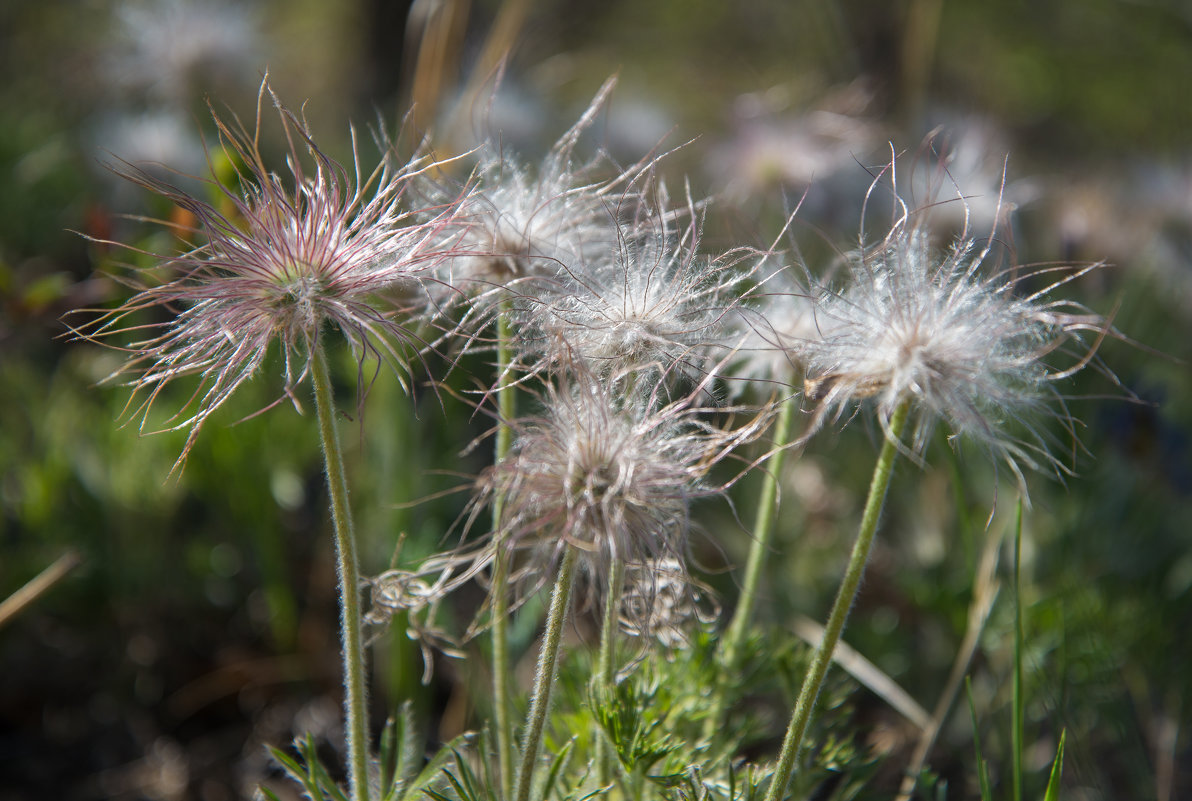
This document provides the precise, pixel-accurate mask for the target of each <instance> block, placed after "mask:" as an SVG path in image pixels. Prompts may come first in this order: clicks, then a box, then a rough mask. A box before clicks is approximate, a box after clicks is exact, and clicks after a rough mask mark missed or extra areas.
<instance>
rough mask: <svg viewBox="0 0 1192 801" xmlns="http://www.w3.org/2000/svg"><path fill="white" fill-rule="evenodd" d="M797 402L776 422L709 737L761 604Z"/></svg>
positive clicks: (723, 651) (723, 648)
mask: <svg viewBox="0 0 1192 801" xmlns="http://www.w3.org/2000/svg"><path fill="white" fill-rule="evenodd" d="M795 405H796V402H795V398H794V396H791V397H790V398H787V399H786V401H784V402H783V404H782V407H781V408H780V409H779V410H778V420H777V422H775V424H774V444H775V446H776V447H777V448H778V450H777V451H776V452H775V454H774V458H773V459H772V460H771V461H770V467H769V469H768V470H766V471H765V472H764V474H763V476H762V486H761V491H760V492H759V493H758V500H757V518H756V519H755V520H754V522H753V544H752V545H750V546H749V558H748V560H747V561H746V563H745V582H744V584H743V585H742V587H741V597H740V598H739V599H738V601H737V609H736V611H735V612H733V619H732V622H730V623H729V626H728V630H727V631H726V632H725V634H724V639H723V640H722V641H721V643H720V670H719V672H718V673H717V675H716V686H715V688H714V690H713V694H712V705H711V707H710V709H709V713H708V717H707V718H706V719H705V721H704V739H707V740H711V739H712V737H713V736H714V735H715V733H716V731H717V730H718V729H719V728H720V725H721V723H722V718H723V716H724V707H725V704H726V703H727V696H728V691H729V687H730V686H731V684H732V682H733V679H734V678H735V677H736V673H737V667H738V665H737V663H738V662H739V661H740V659H741V645H742V643H743V642H744V640H745V633H746V632H747V631H748V630H749V622H750V620H751V619H752V617H753V608H754V607H755V606H756V605H757V591H758V586H759V585H760V584H761V575H762V567H763V566H764V565H765V562H766V555H767V554H768V553H769V551H770V540H771V539H772V536H773V533H774V517H775V515H776V514H777V512H778V487H779V481H780V477H781V475H782V463H783V461H784V459H785V457H786V447H785V446H786V445H787V440H788V439H789V437H790V429H791V419H792V418H793V417H794V409H795Z"/></svg>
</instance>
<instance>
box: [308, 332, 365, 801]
mask: <svg viewBox="0 0 1192 801" xmlns="http://www.w3.org/2000/svg"><path fill="white" fill-rule="evenodd" d="M310 374H311V380H312V382H313V383H314V388H315V407H316V408H317V409H318V415H319V434H320V435H321V437H322V440H323V462H324V465H325V467H326V470H327V490H328V494H329V495H330V496H331V522H332V526H333V528H334V529H335V556H336V574H337V575H338V577H339V611H340V639H341V645H340V650H341V652H342V656H343V661H344V729H345V731H347V734H348V782H349V785H348V787H349V795H350V797H351V798H352V801H369V795H370V793H369V783H368V755H369V748H368V685H367V681H366V678H365V669H364V637H363V632H362V631H361V617H360V568H359V566H358V563H357V558H356V533H355V530H354V527H353V525H352V512H351V509H350V508H349V507H348V482H347V478H346V477H345V473H344V459H343V452H342V451H341V450H340V447H339V433H338V432H337V431H336V428H335V416H336V413H335V401H334V399H333V398H332V393H331V371H330V370H329V369H328V366H327V355H326V354H325V353H324V352H323V344H322V342H321V341H319V340H318V338H315V339H314V340H313V341H312V342H311V345H310Z"/></svg>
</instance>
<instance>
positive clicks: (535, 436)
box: [482, 374, 764, 589]
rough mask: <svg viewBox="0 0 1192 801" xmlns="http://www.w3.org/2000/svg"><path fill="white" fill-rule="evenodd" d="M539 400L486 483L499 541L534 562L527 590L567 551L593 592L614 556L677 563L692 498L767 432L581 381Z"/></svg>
mask: <svg viewBox="0 0 1192 801" xmlns="http://www.w3.org/2000/svg"><path fill="white" fill-rule="evenodd" d="M544 402H545V409H544V411H543V413H542V415H541V416H539V417H535V418H530V419H527V420H521V421H517V422H516V423H515V424H514V425H515V430H516V431H517V439H516V442H515V444H514V448H513V450H512V452H511V453H510V455H509V456H508V457H507V458H505V459H504V460H502V461H501V462H500V463H498V464H497V465H495V466H494V467H493V468H492V469H491V471H490V472H489V473H488V474H487V475H486V477H485V479H484V481H483V482H482V488H483V489H484V491H485V493H486V495H493V494H496V495H499V496H501V497H503V498H504V502H505V511H504V515H503V521H502V528H503V530H504V532H503V533H504V536H503V537H502V541H503V542H505V543H507V547H509V548H510V549H512V550H515V551H520V552H527V551H528V552H531V553H533V554H534V555H535V557H534V558H533V559H531V560H530V564H529V566H528V567H527V568H526V569H525V570H524V571H522V575H521V583H523V584H526V583H528V584H530V585H531V589H532V588H533V587H536V586H537V583H538V582H541V581H542V580H543V577H544V576H549V575H551V572H550V571H544V570H542V569H541V568H542V564H543V562H544V561H545V562H546V563H548V564H550V563H553V562H554V561H555V560H557V559H558V558H559V557H560V556H561V555H562V553H563V550H564V549H565V548H566V547H567V546H574V547H576V548H578V549H580V550H581V551H582V552H583V554H584V556H583V559H582V562H581V564H583V565H585V566H586V568H587V570H588V572H589V573H590V574H591V575H593V576H595V577H597V578H596V580H595V581H596V585H597V586H598V587H599V586H600V585H601V579H600V578H599V577H602V576H605V575H606V571H607V568H608V566H609V565H610V564H611V562H612V560H613V559H620V560H624V561H625V562H627V563H631V564H634V563H636V564H646V563H657V562H658V560H666V559H673V560H679V561H682V560H683V559H684V558H685V556H686V542H687V532H688V528H689V511H690V504H691V502H692V500H693V499H696V498H699V497H705V496H710V495H714V494H717V493H720V492H722V491H723V490H724V489H725V487H724V486H723V485H715V484H712V483H709V482H708V481H707V480H706V476H707V473H708V471H709V470H710V469H711V468H712V466H713V465H714V464H716V463H717V462H719V461H721V460H723V459H724V458H726V457H727V456H728V455H729V454H730V453H731V452H732V450H733V449H734V448H735V447H736V446H737V445H738V444H740V443H741V442H744V441H748V440H750V439H752V438H754V437H756V436H757V435H758V433H759V432H760V430H761V429H762V428H763V426H764V421H763V420H762V419H761V418H760V417H759V418H757V419H755V420H753V421H751V422H750V423H749V424H747V425H745V426H743V427H740V428H737V429H730V430H721V429H719V428H716V427H714V426H712V425H710V424H709V423H707V422H705V421H703V420H701V419H700V418H701V415H702V413H703V411H704V410H701V409H697V408H695V407H693V406H692V405H691V403H690V398H688V399H684V400H682V401H677V402H674V403H671V404H668V405H665V406H661V407H660V408H659V407H658V406H657V404H655V403H652V402H647V403H637V402H635V401H625V400H617V399H615V398H614V397H613V396H611V395H610V394H609V392H608V389H607V387H606V385H605V384H604V383H603V382H600V381H599V380H597V379H595V377H594V376H591V375H582V374H581V375H579V376H576V377H574V378H572V379H571V380H569V381H568V382H567V383H566V384H565V386H563V387H562V388H557V389H556V388H554V387H553V386H551V387H548V389H547V393H546V396H545V399H544Z"/></svg>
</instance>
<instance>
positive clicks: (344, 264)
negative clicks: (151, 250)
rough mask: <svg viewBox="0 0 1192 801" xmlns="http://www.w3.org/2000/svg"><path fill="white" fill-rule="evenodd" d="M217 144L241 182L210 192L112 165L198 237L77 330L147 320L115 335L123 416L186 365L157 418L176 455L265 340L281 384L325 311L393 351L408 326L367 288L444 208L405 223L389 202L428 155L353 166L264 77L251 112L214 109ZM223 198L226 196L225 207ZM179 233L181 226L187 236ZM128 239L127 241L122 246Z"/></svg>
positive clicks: (396, 271)
mask: <svg viewBox="0 0 1192 801" xmlns="http://www.w3.org/2000/svg"><path fill="white" fill-rule="evenodd" d="M266 94H268V96H269V98H271V99H272V101H273V103H274V105H275V107H276V109H277V112H278V115H279V116H280V118H281V124H282V129H283V131H284V133H285V136H286V139H287V141H288V143H289V152H288V154H287V156H288V158H287V166H288V169H289V173H290V175H289V177H288V179H283V178H282V177H281V176H279V175H278V174H276V173H274V172H272V171H270V170H269V168H268V167H266V165H265V162H264V159H263V157H262V155H261V151H260V147H259V139H260V134H261V105H262V103H263V101H264V99H265V96H266ZM215 123H216V126H217V127H218V129H219V134H220V139H221V143H222V146H223V149H224V151H225V152H226V154H227V157H228V159H229V160H230V161H231V163H233V164H236V165H241V164H242V165H244V166H243V167H240V168H238V169H239V170H240V173H239V175H238V177H239V181H240V191H239V192H236V191H233V190H232V189H229V188H227V187H225V186H223V185H222V184H220V183H218V182H216V181H214V180H210V181H209V183H210V184H211V185H212V186H213V187H214V188H215V189H216V190H218V193H219V195H220V200H219V203H218V205H216V204H212V203H210V202H207V201H206V200H202V199H200V198H198V197H195V196H194V195H192V194H189V193H187V192H185V191H183V190H182V189H179V188H177V187H176V186H174V185H172V184H171V183H169V182H168V181H166V180H164V179H161V178H158V177H156V176H155V175H153V174H150V173H149V172H147V171H145V170H143V169H141V168H138V167H135V166H132V165H125V168H124V169H123V170H122V174H123V175H124V176H125V177H126V178H128V179H129V180H131V181H133V182H135V183H137V184H140V185H141V186H144V187H145V188H146V189H149V190H151V191H153V192H156V193H158V194H160V195H162V196H163V197H165V198H166V199H168V200H169V201H171V202H173V203H175V204H176V205H178V206H180V207H181V208H182V209H184V210H186V211H187V212H189V213H190V214H192V215H193V216H194V218H195V219H196V220H197V223H196V228H195V230H193V231H192V232H190V234H191V235H192V236H193V238H194V239H196V240H199V241H201V242H202V244H199V245H197V246H194V247H192V248H191V249H189V250H186V251H184V252H182V253H180V254H178V255H174V256H164V257H162V256H157V254H148V255H151V256H155V257H157V258H159V259H160V263H161V266H162V267H164V268H166V269H168V270H171V271H174V272H175V273H177V274H178V277H176V278H174V279H173V280H169V281H166V282H165V283H163V284H160V285H157V286H150V287H148V288H145V289H143V290H142V291H140V292H139V293H138V294H137V295H135V296H134V297H133V298H131V299H130V300H129V301H127V302H126V303H125V304H124V305H122V306H120V307H119V308H117V309H113V310H110V311H107V312H104V313H102V314H101V315H100V316H99V317H98V318H97V319H96V320H94V321H92V322H91V323H90V324H88V325H85V326H83V327H81V328H80V329H77V330H76V333H78V334H80V335H81V336H83V337H85V338H87V339H91V340H101V341H102V340H107V339H108V338H110V337H112V336H114V335H117V334H120V333H122V332H124V331H130V330H131V331H139V332H148V335H147V337H146V338H144V339H141V340H139V341H136V342H133V343H132V344H131V345H129V346H127V350H128V351H129V353H130V357H129V359H128V361H127V363H126V364H125V365H124V366H123V367H122V368H121V369H120V370H119V371H118V372H117V373H116V374H114V376H113V377H118V376H125V377H128V382H129V383H130V384H131V386H132V387H133V399H130V401H129V404H130V408H132V407H133V405H134V400H135V398H136V397H137V396H138V395H141V394H142V393H143V394H144V397H143V398H142V400H141V401H140V404H139V406H137V407H136V410H135V412H134V417H140V418H141V421H142V422H141V427H142V429H144V427H145V426H146V424H147V423H146V421H147V418H148V416H149V413H150V410H151V408H152V406H153V404H154V401H155V400H156V399H157V398H158V396H159V394H160V393H161V392H162V391H163V390H164V389H165V387H166V386H168V385H169V384H171V383H172V382H173V381H175V380H176V379H178V378H181V377H183V376H189V375H197V376H199V386H198V388H197V389H196V390H195V392H194V394H193V395H192V396H191V398H190V400H189V401H188V403H187V404H186V406H185V407H184V408H183V409H182V410H180V411H179V412H177V413H176V414H175V415H174V416H172V417H171V418H170V420H169V421H168V423H169V424H168V425H167V428H166V430H189V432H190V433H189V437H188V438H187V441H186V445H185V447H184V449H183V452H182V454H181V456H180V457H179V459H178V462H177V463H176V465H175V469H178V468H179V467H181V465H182V464H183V463H184V462H185V459H186V456H187V454H188V453H189V452H190V449H191V447H192V446H193V444H194V441H195V437H196V436H197V434H198V432H199V430H200V428H201V427H202V425H203V423H204V422H205V421H206V420H207V419H208V418H209V417H210V416H211V414H212V413H213V412H215V410H216V409H218V408H219V407H220V406H222V405H223V404H224V403H225V402H226V401H227V400H228V398H229V397H231V395H232V394H233V393H234V392H235V391H236V389H237V388H238V387H239V386H240V385H241V384H242V383H244V382H245V381H247V380H248V379H249V378H250V377H251V376H252V375H253V374H254V373H256V371H257V370H258V369H260V367H261V365H262V364H263V363H264V361H265V358H266V354H267V352H268V350H269V348H270V346H271V345H274V344H276V345H277V346H279V348H280V350H281V354H282V357H283V361H284V367H283V374H284V381H285V391H284V394H285V396H288V397H291V398H293V394H292V390H293V387H294V386H295V384H297V383H298V382H299V381H301V380H302V378H303V377H304V376H305V374H306V371H307V362H306V360H307V359H308V358H309V353H310V345H311V343H312V342H313V341H314V339H315V338H316V337H318V336H319V335H320V331H321V329H322V326H323V324H324V323H325V322H331V323H333V324H335V326H337V327H338V328H339V329H340V331H342V332H343V334H344V336H345V337H346V338H347V339H348V341H349V342H350V343H351V344H352V346H353V348H354V350H355V351H356V353H357V354H358V355H359V357H360V358H361V359H363V358H364V356H365V355H366V354H368V353H372V354H374V355H378V356H385V357H388V358H390V360H391V361H393V362H394V363H396V364H398V365H404V361H403V357H402V355H401V353H400V352H399V351H398V348H397V345H396V343H395V340H396V341H401V340H405V339H409V338H410V335H409V334H408V333H407V331H406V329H405V328H403V325H402V322H401V320H400V319H398V318H397V317H396V316H395V311H394V310H392V309H390V308H387V307H385V306H383V305H380V304H378V302H377V295H378V293H381V292H383V291H387V290H390V289H395V288H402V287H405V288H407V289H408V288H409V287H410V286H412V285H413V284H414V283H416V282H418V281H420V280H422V279H423V278H424V277H425V276H426V275H427V274H428V273H429V272H430V271H431V269H432V268H433V266H434V265H435V263H436V262H437V261H438V260H439V259H441V258H443V255H444V254H443V253H442V252H441V251H438V250H436V246H437V244H438V242H439V239H438V237H437V233H438V232H439V231H440V230H441V229H442V227H443V226H444V225H445V224H446V222H447V221H448V220H449V219H450V215H451V213H452V211H453V210H452V209H451V208H447V209H443V210H440V211H439V212H438V213H437V214H436V215H435V216H432V217H430V218H428V219H424V220H422V221H421V222H417V223H415V221H414V219H413V216H412V215H411V213H410V212H408V211H406V210H404V209H403V206H402V202H403V198H404V195H405V194H406V191H407V189H408V187H409V185H410V184H411V182H412V180H413V179H414V178H415V177H416V176H417V175H419V174H420V173H421V172H422V171H423V170H425V169H427V168H428V166H429V164H428V163H427V161H426V160H425V159H422V160H415V161H413V162H411V163H409V164H406V165H404V166H402V167H399V168H397V169H391V168H389V167H379V168H377V169H376V170H375V171H373V172H372V174H370V175H368V176H367V177H363V178H362V176H361V173H360V169H359V158H358V157H357V159H356V162H357V163H356V168H355V172H354V173H349V172H348V171H347V170H346V169H345V168H344V167H343V166H341V165H340V164H338V163H336V162H334V161H332V160H331V159H330V158H328V157H327V156H326V155H324V154H323V153H322V152H321V151H320V150H319V149H318V148H317V147H316V145H315V143H314V140H313V139H312V138H311V135H310V133H309V132H308V131H307V129H306V126H305V124H304V123H303V122H302V121H301V120H300V119H299V118H298V117H296V116H295V115H294V114H292V113H291V112H289V111H288V110H286V109H285V108H284V107H282V105H281V103H280V102H279V101H278V100H277V97H276V96H275V95H274V94H273V92H272V90H270V89H269V87H268V83H267V79H266V82H263V83H262V84H261V91H260V94H259V96H258V104H257V116H256V125H255V129H254V130H253V131H249V130H248V129H246V128H245V127H244V126H243V125H241V124H240V123H239V122H233V123H228V122H225V121H224V120H222V119H220V118H219V117H218V116H216V117H215ZM225 209H230V210H225ZM188 238H190V237H188ZM126 247H128V248H129V249H130V250H135V248H133V247H132V246H126ZM158 307H160V308H163V309H167V310H171V311H173V310H175V309H179V311H178V312H177V314H176V316H174V317H173V318H172V319H171V320H169V321H168V322H165V323H145V324H135V325H132V326H129V327H125V325H124V324H125V323H127V322H129V321H130V320H132V319H133V318H134V317H136V316H139V314H140V313H141V312H143V311H147V310H152V309H155V308H158Z"/></svg>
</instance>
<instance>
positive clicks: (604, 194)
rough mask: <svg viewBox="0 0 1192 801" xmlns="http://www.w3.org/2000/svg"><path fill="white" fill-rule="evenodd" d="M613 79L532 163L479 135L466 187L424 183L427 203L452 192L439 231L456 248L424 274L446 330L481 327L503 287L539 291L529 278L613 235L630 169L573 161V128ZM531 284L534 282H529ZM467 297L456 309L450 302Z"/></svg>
mask: <svg viewBox="0 0 1192 801" xmlns="http://www.w3.org/2000/svg"><path fill="white" fill-rule="evenodd" d="M614 84H615V81H613V80H612V79H610V80H609V81H607V82H606V83H605V84H604V86H603V87H601V89H600V91H599V92H598V93H597V95H596V97H595V98H594V99H593V100H592V103H591V104H590V105H589V106H588V108H587V110H586V111H585V112H584V114H583V115H582V116H581V117H580V119H579V120H578V121H577V122H576V123H575V125H574V126H572V128H571V129H570V130H569V131H568V132H567V133H566V134H565V135H564V136H563V137H562V138H560V139H559V141H558V142H556V143H555V144H554V146H553V147H552V148H551V150H550V152H549V153H547V155H546V157H545V158H544V159H543V160H542V162H541V164H540V165H539V166H538V167H537V169H531V168H529V167H527V166H525V165H524V164H522V163H520V162H519V161H518V159H517V157H516V156H515V155H514V154H512V153H510V152H508V151H507V150H505V149H504V148H503V147H502V146H501V145H500V144H499V143H496V142H493V141H491V140H490V141H487V142H485V143H484V144H483V145H482V146H481V147H480V148H479V159H478V164H477V166H476V169H475V171H474V173H473V176H472V178H471V180H470V181H469V183H468V185H467V186H466V187H462V188H459V187H457V188H452V187H451V185H450V183H449V182H446V181H444V180H441V179H440V180H436V181H429V180H428V181H426V182H424V185H423V187H422V189H423V191H424V192H425V193H426V194H427V196H428V197H429V199H430V202H429V203H428V204H427V205H428V207H429V208H435V207H437V206H440V205H442V206H448V205H451V204H453V203H456V202H457V198H458V199H459V200H458V209H457V213H456V214H455V217H454V221H453V224H452V225H451V226H449V227H447V228H445V229H443V231H442V236H443V238H444V241H445V243H447V245H448V249H449V250H451V251H452V253H453V254H454V255H453V256H452V257H451V258H449V259H445V260H443V261H442V262H441V263H440V264H439V265H438V267H437V268H436V275H437V276H439V277H440V278H441V279H442V280H443V284H442V285H441V286H436V285H434V284H428V289H429V290H430V300H431V302H432V304H433V306H434V311H435V315H436V317H437V318H439V319H440V321H441V322H442V324H443V325H444V327H445V329H446V330H448V331H450V332H451V333H456V332H459V331H475V330H477V329H479V328H482V327H483V326H484V324H485V323H486V322H487V321H488V319H489V317H490V316H491V312H492V305H493V302H494V301H498V300H501V299H503V298H507V297H509V294H508V293H507V291H506V290H510V289H513V288H514V287H517V288H518V289H517V291H518V292H523V293H528V294H530V295H532V296H533V295H536V294H537V293H538V292H541V291H545V285H544V284H542V283H537V282H535V279H540V278H549V277H553V276H555V275H556V274H557V273H558V272H559V271H560V269H561V268H562V267H563V266H564V265H575V264H578V263H582V262H584V261H586V260H588V259H590V258H596V257H597V256H598V255H599V254H601V253H604V252H611V251H612V249H613V248H614V247H615V244H616V230H615V227H614V225H613V222H612V220H610V218H609V214H608V211H607V206H608V204H609V202H610V201H609V196H610V195H611V196H613V197H614V198H615V197H617V196H618V195H619V192H618V191H616V188H617V187H618V186H622V185H623V184H625V183H627V182H628V181H629V180H630V179H631V175H632V173H633V169H632V168H631V169H630V170H628V171H625V172H620V171H618V174H616V175H615V176H613V177H609V176H607V175H602V173H603V172H604V171H603V170H602V169H601V167H602V166H603V165H602V161H601V160H600V159H597V160H595V161H593V162H590V163H585V164H578V163H576V161H575V157H574V151H575V147H576V144H577V142H578V140H579V138H580V137H581V136H582V135H583V133H584V132H585V131H586V130H587V129H588V128H589V127H591V125H592V123H593V121H594V120H595V118H596V115H597V114H598V113H599V111H600V110H601V109H602V108H603V106H604V104H605V102H606V101H607V98H608V95H609V93H610V92H611V91H612V88H613V86H614ZM526 284H532V285H533V286H526ZM460 306H463V307H464V308H465V309H466V310H465V311H464V313H463V314H462V315H459V316H458V317H459V319H455V320H452V318H451V315H450V314H448V312H452V311H453V310H455V309H456V308H457V307H460Z"/></svg>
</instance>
